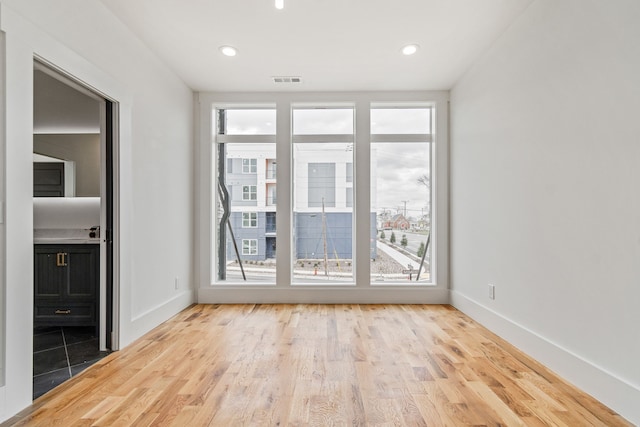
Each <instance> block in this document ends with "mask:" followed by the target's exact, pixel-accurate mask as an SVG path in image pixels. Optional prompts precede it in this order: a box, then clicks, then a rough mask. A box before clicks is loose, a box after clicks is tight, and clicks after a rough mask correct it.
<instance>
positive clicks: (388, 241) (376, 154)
mask: <svg viewBox="0 0 640 427" xmlns="http://www.w3.org/2000/svg"><path fill="white" fill-rule="evenodd" d="M431 117H432V109H431V108H373V109H371V139H372V142H371V148H370V150H371V168H370V171H371V172H370V174H371V212H373V213H374V216H375V223H374V224H375V227H376V232H375V233H376V236H375V242H376V247H375V250H373V251H372V256H371V283H372V284H379V285H381V284H384V285H389V284H401V285H405V284H407V283H408V282H411V283H415V284H428V283H431V282H432V274H431V271H432V269H431V244H430V232H431V218H432V215H431V212H432V203H431V200H432V195H431V176H432V174H431V170H432V167H431V164H432V149H433V146H432V139H431ZM400 171H401V173H400Z"/></svg>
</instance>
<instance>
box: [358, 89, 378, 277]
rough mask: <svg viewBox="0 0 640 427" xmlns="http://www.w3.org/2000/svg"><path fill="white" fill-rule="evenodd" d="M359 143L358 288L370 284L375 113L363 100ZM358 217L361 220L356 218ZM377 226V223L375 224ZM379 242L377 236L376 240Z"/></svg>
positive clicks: (359, 115) (359, 122)
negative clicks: (372, 139) (371, 139)
mask: <svg viewBox="0 0 640 427" xmlns="http://www.w3.org/2000/svg"><path fill="white" fill-rule="evenodd" d="M355 110H356V112H355V114H356V117H355V144H354V160H353V192H354V197H353V199H354V206H353V209H354V212H353V218H354V223H353V226H354V227H355V237H354V238H355V244H354V249H355V256H354V257H353V260H354V266H355V276H354V279H355V282H356V286H357V287H368V286H370V283H369V282H370V271H371V265H370V259H371V219H370V217H371V214H370V211H371V197H370V194H369V193H370V191H369V189H370V188H371V174H370V169H371V153H370V136H371V125H370V122H371V114H370V107H369V102H364V101H362V102H359V103H357V104H356V108H355ZM356 218H357V221H356V220H355V219H356ZM374 226H375V224H374ZM374 244H375V239H374Z"/></svg>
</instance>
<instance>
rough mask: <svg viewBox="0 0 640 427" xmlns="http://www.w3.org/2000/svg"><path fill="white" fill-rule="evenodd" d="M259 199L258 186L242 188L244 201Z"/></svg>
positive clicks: (244, 186)
mask: <svg viewBox="0 0 640 427" xmlns="http://www.w3.org/2000/svg"><path fill="white" fill-rule="evenodd" d="M257 198H258V186H257V185H243V186H242V200H257Z"/></svg>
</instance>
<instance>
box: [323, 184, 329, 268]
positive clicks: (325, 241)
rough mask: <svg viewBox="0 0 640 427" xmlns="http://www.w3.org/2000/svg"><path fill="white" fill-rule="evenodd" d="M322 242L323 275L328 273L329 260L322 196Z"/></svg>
mask: <svg viewBox="0 0 640 427" xmlns="http://www.w3.org/2000/svg"><path fill="white" fill-rule="evenodd" d="M322 242H323V245H324V275H325V276H328V275H329V270H328V265H329V262H328V260H327V218H326V217H325V214H324V197H323V198H322Z"/></svg>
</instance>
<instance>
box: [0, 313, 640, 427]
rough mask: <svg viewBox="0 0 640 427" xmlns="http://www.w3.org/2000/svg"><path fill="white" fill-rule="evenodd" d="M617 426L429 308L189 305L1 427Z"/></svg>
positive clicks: (473, 330)
mask: <svg viewBox="0 0 640 427" xmlns="http://www.w3.org/2000/svg"><path fill="white" fill-rule="evenodd" d="M10 425H15V426H52V425H64V426H129V425H136V426H195V427H198V426H292V427H294V426H331V425H335V426H343V425H344V426H346V425H349V426H412V427H413V426H459V425H508V426H520V425H523V426H545V425H553V426H563V425H565V426H630V425H631V424H629V423H627V422H626V421H625V420H624V419H622V418H621V417H620V416H619V415H617V414H616V413H615V412H613V411H612V410H611V409H609V408H607V407H606V406H604V405H603V404H602V403H600V402H598V401H596V400H595V399H593V398H592V397H591V396H589V395H587V394H585V393H583V392H581V391H579V390H577V389H576V388H575V387H573V386H572V385H570V384H568V383H566V382H564V381H563V380H562V379H561V378H559V377H558V376H557V375H556V374H554V373H553V372H551V371H549V370H548V369H547V368H545V367H544V366H542V365H541V364H540V363H538V362H537V361H535V360H533V359H531V358H529V357H528V356H526V355H525V354H523V353H521V352H520V351H518V350H517V349H515V348H514V347H513V346H511V345H510V344H508V343H507V342H505V341H504V340H502V339H500V338H499V337H497V336H495V335H494V334H493V333H491V332H490V331H488V330H487V329H485V328H483V327H482V326H480V325H479V324H477V323H476V322H474V321H473V320H471V319H470V318H468V317H467V316H465V315H464V314H462V313H460V312H459V311H457V310H455V309H453V308H452V307H450V306H443V305H383V304H380V305H357V304H346V305H310V304H281V305H278V304H274V305H271V304H269V305H252V304H247V305H242V304H238V305H194V306H192V307H190V308H188V309H187V310H185V311H183V312H182V313H180V314H178V315H177V316H175V317H174V318H173V319H171V320H169V321H168V322H166V323H164V324H162V325H160V326H159V327H157V328H156V329H154V330H153V331H151V332H150V333H148V334H147V335H145V336H144V337H142V338H140V339H139V340H137V341H136V342H134V343H133V344H131V345H130V346H129V347H127V348H126V349H124V350H122V351H119V352H115V353H112V354H111V355H109V356H108V357H106V358H105V359H103V360H101V361H100V362H98V363H96V364H95V365H94V366H92V367H91V368H89V369H87V370H86V371H85V372H83V373H81V374H80V375H78V376H77V377H74V378H73V379H71V380H70V381H68V382H66V383H64V384H63V385H61V386H60V387H58V388H57V389H55V390H53V391H51V392H49V393H47V394H45V395H44V396H42V397H40V398H39V399H38V400H37V401H35V402H34V404H33V405H32V406H31V407H30V408H28V409H27V410H25V411H24V412H23V413H21V414H20V415H19V416H17V417H14V418H13V419H12V420H9V421H8V422H6V423H4V424H3V426H10Z"/></svg>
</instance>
